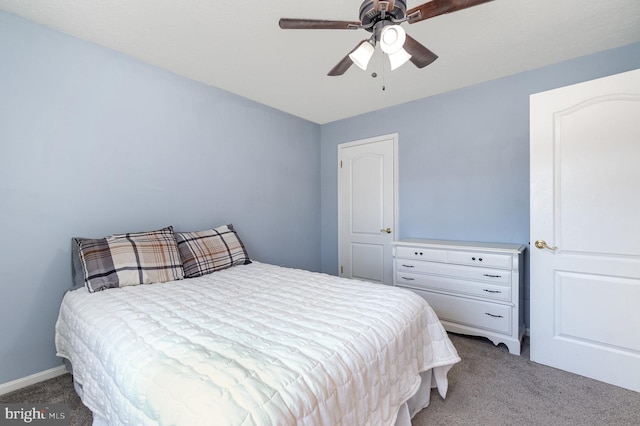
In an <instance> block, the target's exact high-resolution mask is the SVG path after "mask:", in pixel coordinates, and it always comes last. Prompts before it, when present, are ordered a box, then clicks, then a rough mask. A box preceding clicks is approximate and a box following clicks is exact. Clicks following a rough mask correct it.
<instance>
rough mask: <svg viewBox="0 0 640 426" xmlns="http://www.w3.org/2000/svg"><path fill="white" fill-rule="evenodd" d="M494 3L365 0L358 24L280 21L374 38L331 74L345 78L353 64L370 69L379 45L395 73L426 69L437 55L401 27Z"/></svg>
mask: <svg viewBox="0 0 640 426" xmlns="http://www.w3.org/2000/svg"><path fill="white" fill-rule="evenodd" d="M489 1H493V0H431V1H429V2H427V3H424V4H422V5H420V6H416V7H413V8H411V9H409V10H407V2H406V0H389V1H381V0H364V1H363V2H362V5H360V20H359V21H330V20H322V19H290V18H282V19H280V28H282V29H302V30H304V29H310V30H357V29H360V28H362V29H365V30H367V31H369V32H370V33H372V35H371V37H370V38H368V39H365V40H363V41H362V42H360V43H359V44H358V45H357V46H356V47H355V48H354V49H353V50H352V51H351V52H349V54H347V56H345V57H344V58H343V59H342V60H341V61H340V62H338V64H337V65H336V66H335V67H334V68H333V69H332V70H331V71H329V74H328V75H330V76H338V75H342V74H344V73H345V72H346V71H347V70H348V69H349V67H350V66H351V64H354V63H355V64H356V65H357V66H359V67H360V68H362V69H367V65H368V62H369V60H370V59H371V56H373V52H374V50H375V47H376V44H378V43H380V47H381V49H382V51H383V52H385V53H386V54H387V55H388V57H389V61H390V63H391V69H392V70H394V69H396V68H398V67H399V66H400V65H402V64H404V63H405V62H407V61H409V60H410V61H411V62H412V63H413V64H414V65H415V66H416V67H418V68H424V67H426V66H427V65H429V64H430V63H432V62H433V61H435V60H436V59H438V55H436V54H435V53H433V52H432V51H430V50H429V49H427V48H426V47H425V46H423V45H422V44H420V43H419V42H418V41H416V40H415V39H414V38H412V37H411V36H410V35H408V34H406V32H405V31H404V29H403V28H402V27H401V26H400V24H402V23H403V22H408V23H409V24H415V23H416V22H420V21H424V20H425V19H429V18H433V17H435V16H439V15H444V14H445V13H450V12H455V11H458V10H462V9H466V8H469V7H472V6H477V5H479V4H482V3H487V2H489Z"/></svg>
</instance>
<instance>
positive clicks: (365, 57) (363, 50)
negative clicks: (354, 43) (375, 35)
mask: <svg viewBox="0 0 640 426" xmlns="http://www.w3.org/2000/svg"><path fill="white" fill-rule="evenodd" d="M374 51H375V46H374V45H373V44H371V42H369V40H365V41H363V42H362V43H360V46H358V47H357V49H356V50H354V51H353V52H351V53H350V54H349V58H351V60H352V61H353V63H354V64H356V65H357V66H358V67H360V68H362V69H363V70H366V69H367V65H369V61H370V60H371V57H372V56H373V52H374Z"/></svg>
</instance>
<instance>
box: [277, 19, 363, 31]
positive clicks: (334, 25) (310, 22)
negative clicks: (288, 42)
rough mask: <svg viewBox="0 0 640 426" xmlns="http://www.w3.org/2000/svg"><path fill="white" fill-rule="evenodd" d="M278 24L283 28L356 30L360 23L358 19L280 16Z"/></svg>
mask: <svg viewBox="0 0 640 426" xmlns="http://www.w3.org/2000/svg"><path fill="white" fill-rule="evenodd" d="M279 24H280V28H282V29H283V30H357V29H358V28H360V25H361V23H360V21H327V20H324V19H290V18H281V19H280V22H279Z"/></svg>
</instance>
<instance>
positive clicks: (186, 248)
mask: <svg viewBox="0 0 640 426" xmlns="http://www.w3.org/2000/svg"><path fill="white" fill-rule="evenodd" d="M175 236H176V241H177V242H178V250H179V251H180V257H181V258H182V264H183V267H184V276H185V278H194V277H199V276H201V275H206V274H210V273H212V272H215V271H219V270H221V269H226V268H229V267H231V266H234V265H244V264H248V263H251V260H250V259H249V255H248V254H247V250H246V249H245V248H244V245H243V244H242V241H240V238H239V237H238V234H237V233H236V231H235V230H234V228H233V225H231V224H229V225H224V226H219V227H217V228H214V229H208V230H206V231H199V232H176V234H175Z"/></svg>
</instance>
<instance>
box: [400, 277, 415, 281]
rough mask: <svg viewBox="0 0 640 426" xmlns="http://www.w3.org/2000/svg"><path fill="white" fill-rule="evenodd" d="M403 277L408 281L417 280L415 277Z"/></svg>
mask: <svg viewBox="0 0 640 426" xmlns="http://www.w3.org/2000/svg"><path fill="white" fill-rule="evenodd" d="M402 279H403V280H406V281H415V280H416V279H415V278H407V277H402Z"/></svg>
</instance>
